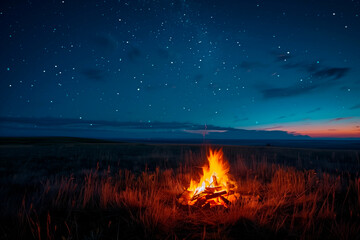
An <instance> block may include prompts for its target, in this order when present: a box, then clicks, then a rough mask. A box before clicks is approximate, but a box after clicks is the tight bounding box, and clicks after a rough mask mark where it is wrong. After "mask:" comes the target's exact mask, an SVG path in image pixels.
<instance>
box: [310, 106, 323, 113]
mask: <svg viewBox="0 0 360 240" xmlns="http://www.w3.org/2000/svg"><path fill="white" fill-rule="evenodd" d="M320 110H321V108H320V107H317V108H315V109H312V110H310V111H307V112H306V113H314V112H318V111H320Z"/></svg>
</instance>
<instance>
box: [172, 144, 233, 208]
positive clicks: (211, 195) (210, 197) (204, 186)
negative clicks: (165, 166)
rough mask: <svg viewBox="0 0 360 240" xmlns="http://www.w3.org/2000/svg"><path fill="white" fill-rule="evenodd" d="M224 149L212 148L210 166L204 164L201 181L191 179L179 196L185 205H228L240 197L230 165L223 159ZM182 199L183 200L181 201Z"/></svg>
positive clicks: (209, 158)
mask: <svg viewBox="0 0 360 240" xmlns="http://www.w3.org/2000/svg"><path fill="white" fill-rule="evenodd" d="M222 156H223V153H222V150H221V149H220V150H218V151H213V150H211V149H210V154H209V156H208V163H209V164H208V166H204V167H203V168H202V169H203V176H202V177H201V179H200V181H198V182H196V181H194V180H191V182H190V186H189V187H188V188H187V190H186V194H183V195H182V196H181V198H179V202H180V203H181V204H183V205H196V206H200V207H203V208H211V207H214V206H224V207H228V206H229V205H230V204H231V202H233V201H235V200H236V199H238V198H239V196H240V195H239V194H238V193H236V187H237V186H236V182H235V181H233V180H231V176H230V175H229V174H228V172H229V170H230V166H229V164H228V162H226V161H224V160H223V157H222ZM180 199H181V201H180Z"/></svg>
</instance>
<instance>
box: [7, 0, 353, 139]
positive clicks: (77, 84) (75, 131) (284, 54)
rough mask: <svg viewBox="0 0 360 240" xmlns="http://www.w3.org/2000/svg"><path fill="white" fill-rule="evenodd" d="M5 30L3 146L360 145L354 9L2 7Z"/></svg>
mask: <svg viewBox="0 0 360 240" xmlns="http://www.w3.org/2000/svg"><path fill="white" fill-rule="evenodd" d="M0 26H1V34H0V42H1V45H0V46H1V60H0V79H1V80H0V84H1V86H0V89H1V94H0V102H1V103H0V135H1V136H79V137H99V138H175V139H176V138H202V137H203V136H204V135H205V137H206V138H224V139H246V138H252V139H254V138H260V139H262V138H281V139H287V138H289V139H292V138H294V139H306V138H309V137H312V138H324V137H326V138H360V67H359V66H360V1H355V0H354V1H351V0H337V1H332V0H327V1H308V0H293V1H280V0H279V1H253V0H249V1H235V0H234V1H226V0H225V1H223V0H222V1H220V0H219V1H214V0H204V1H200V0H193V1H189V0H188V1H185V0H175V1H170V0H157V1H147V0H142V1H140V0H139V1H137V0H129V1H123V0H119V1H92V0H89V1H71V0H64V1H61V0H56V1H53V0H49V1H30V0H28V1H2V2H1V3H0ZM254 130H256V131H254Z"/></svg>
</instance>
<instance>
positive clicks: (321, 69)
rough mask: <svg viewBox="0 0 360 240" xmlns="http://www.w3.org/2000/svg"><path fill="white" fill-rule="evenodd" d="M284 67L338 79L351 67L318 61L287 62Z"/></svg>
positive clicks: (319, 76) (314, 75)
mask: <svg viewBox="0 0 360 240" xmlns="http://www.w3.org/2000/svg"><path fill="white" fill-rule="evenodd" d="M282 67H283V68H284V69H298V70H300V71H304V72H307V73H308V74H309V75H312V76H313V77H316V78H330V79H333V80H337V79H340V78H343V77H345V76H346V74H347V73H348V72H349V71H350V68H347V67H328V66H322V65H320V64H318V63H304V62H298V63H286V64H284V65H282Z"/></svg>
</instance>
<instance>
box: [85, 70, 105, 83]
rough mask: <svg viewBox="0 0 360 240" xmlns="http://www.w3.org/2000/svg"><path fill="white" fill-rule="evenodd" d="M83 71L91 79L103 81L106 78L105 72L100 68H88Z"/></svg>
mask: <svg viewBox="0 0 360 240" xmlns="http://www.w3.org/2000/svg"><path fill="white" fill-rule="evenodd" d="M81 73H82V74H83V75H84V76H85V77H87V78H88V79H90V80H95V81H102V80H103V79H104V72H103V71H102V70H100V69H96V68H88V69H85V70H83V71H82V72H81Z"/></svg>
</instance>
